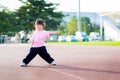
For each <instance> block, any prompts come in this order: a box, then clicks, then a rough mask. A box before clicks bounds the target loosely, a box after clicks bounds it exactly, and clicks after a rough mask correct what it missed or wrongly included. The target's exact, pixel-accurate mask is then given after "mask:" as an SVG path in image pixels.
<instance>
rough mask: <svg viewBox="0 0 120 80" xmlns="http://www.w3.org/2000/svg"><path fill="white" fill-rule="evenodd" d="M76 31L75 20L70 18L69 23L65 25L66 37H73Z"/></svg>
mask: <svg viewBox="0 0 120 80" xmlns="http://www.w3.org/2000/svg"><path fill="white" fill-rule="evenodd" d="M76 31H77V18H76V17H71V20H70V22H68V23H67V27H66V32H67V35H75V32H76Z"/></svg>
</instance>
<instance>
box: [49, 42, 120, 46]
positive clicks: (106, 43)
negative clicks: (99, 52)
mask: <svg viewBox="0 0 120 80" xmlns="http://www.w3.org/2000/svg"><path fill="white" fill-rule="evenodd" d="M47 44H63V45H96V46H120V41H96V42H47Z"/></svg>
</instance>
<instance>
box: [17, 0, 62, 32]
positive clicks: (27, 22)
mask: <svg viewBox="0 0 120 80" xmlns="http://www.w3.org/2000/svg"><path fill="white" fill-rule="evenodd" d="M21 1H24V0H21ZM24 3H25V5H23V6H22V7H20V8H19V9H18V10H17V12H16V15H17V17H18V21H19V22H20V23H19V24H21V25H23V26H24V29H25V30H31V29H33V23H34V21H35V19H37V18H41V19H43V20H45V21H46V23H47V24H46V29H47V30H56V29H57V28H58V26H59V25H60V22H61V20H62V16H63V15H62V13H61V12H54V11H53V10H54V9H55V7H56V6H57V4H53V3H46V2H45V0H27V1H26V2H24Z"/></svg>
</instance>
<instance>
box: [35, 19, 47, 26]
mask: <svg viewBox="0 0 120 80" xmlns="http://www.w3.org/2000/svg"><path fill="white" fill-rule="evenodd" d="M35 23H36V24H38V25H43V26H45V25H44V24H45V22H44V21H43V20H41V19H37V20H36V22H35Z"/></svg>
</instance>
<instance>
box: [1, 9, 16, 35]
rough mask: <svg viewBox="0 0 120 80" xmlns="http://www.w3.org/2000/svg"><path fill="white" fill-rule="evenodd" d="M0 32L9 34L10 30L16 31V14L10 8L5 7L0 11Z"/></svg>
mask: <svg viewBox="0 0 120 80" xmlns="http://www.w3.org/2000/svg"><path fill="white" fill-rule="evenodd" d="M0 15H1V16H0V33H1V34H8V33H9V32H10V31H11V32H12V31H16V30H17V28H16V27H15V22H16V21H15V19H14V15H13V14H12V13H11V12H10V11H9V10H8V9H6V8H5V9H3V10H2V11H1V12H0Z"/></svg>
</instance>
